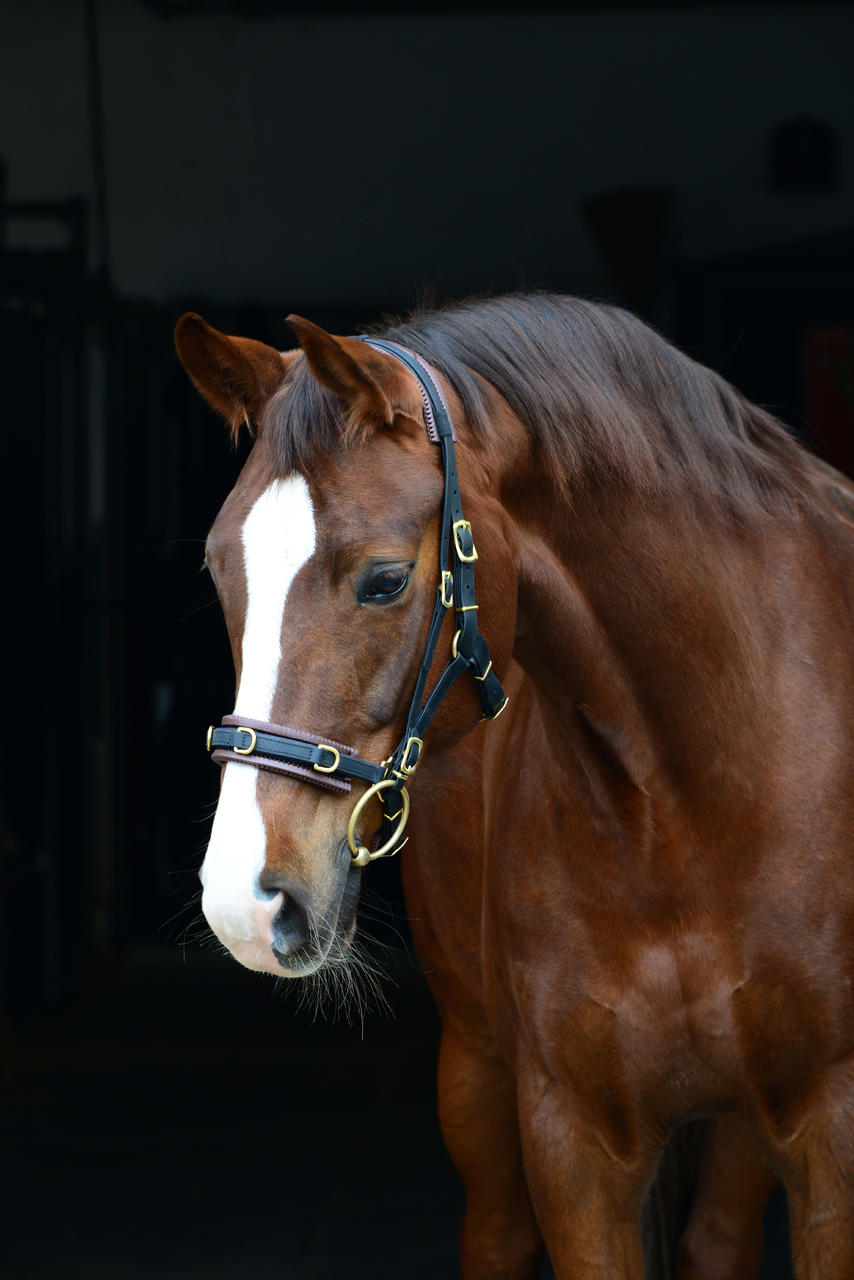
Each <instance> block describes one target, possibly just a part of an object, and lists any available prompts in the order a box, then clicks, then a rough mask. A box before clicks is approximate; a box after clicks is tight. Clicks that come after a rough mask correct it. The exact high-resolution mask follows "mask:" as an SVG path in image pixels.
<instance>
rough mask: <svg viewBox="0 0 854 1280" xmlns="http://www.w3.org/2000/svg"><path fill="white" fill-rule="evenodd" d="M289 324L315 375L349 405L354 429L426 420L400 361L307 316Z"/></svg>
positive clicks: (291, 317) (412, 381)
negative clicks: (334, 332) (336, 334)
mask: <svg viewBox="0 0 854 1280" xmlns="http://www.w3.org/2000/svg"><path fill="white" fill-rule="evenodd" d="M287 323H288V324H289V325H290V326H291V328H292V329H293V331H294V333H295V334H296V335H297V337H298V338H299V340H300V345H301V347H302V349H303V351H304V352H305V358H306V360H307V361H308V363H309V367H310V368H311V371H312V373H313V374H314V376H315V377H316V378H317V379H319V381H320V382H322V383H324V384H325V385H326V386H327V387H331V389H332V390H333V391H336V392H337V393H338V395H339V396H341V397H342V399H343V400H344V401H345V403H346V404H347V408H348V410H349V414H348V419H349V426H350V427H351V428H352V429H353V430H359V429H363V428H364V427H375V428H376V427H390V426H392V425H394V424H395V423H396V421H397V420H399V419H400V417H401V416H402V417H404V418H414V419H415V420H416V421H420V418H421V396H420V394H419V392H418V389H417V387H416V386H415V381H414V379H413V378H412V377H411V375H410V374H408V373H407V372H406V370H405V368H404V367H403V366H402V365H401V364H400V362H399V361H398V360H395V359H393V358H392V357H391V356H388V355H386V354H385V353H384V352H382V351H377V350H375V348H373V347H369V346H368V345H367V343H365V342H361V341H360V340H359V339H358V338H339V337H334V336H333V335H332V334H331V333H327V332H326V330H325V329H321V328H320V326H319V325H316V324H312V322H311V321H310V320H303V318H302V316H288V318H287Z"/></svg>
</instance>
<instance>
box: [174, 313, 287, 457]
mask: <svg viewBox="0 0 854 1280" xmlns="http://www.w3.org/2000/svg"><path fill="white" fill-rule="evenodd" d="M175 349H176V351H177V352H178V356H179V358H180V361H181V363H182V364H183V366H184V368H185V369H186V370H187V373H188V374H189V375H190V378H191V380H192V382H193V384H194V385H195V386H196V388H197V389H198V390H199V391H200V392H201V393H202V395H203V396H204V398H205V400H207V402H208V404H209V405H210V406H211V408H212V409H215V410H216V412H217V413H218V414H220V415H221V416H222V417H223V418H225V420H226V422H227V423H228V425H229V427H230V428H231V433H232V436H234V437H235V438H236V437H237V435H238V433H239V431H240V427H241V424H242V423H244V422H245V423H246V424H247V425H248V426H249V429H250V431H251V430H253V425H252V424H253V423H256V422H257V421H258V420H259V418H260V415H261V410H262V409H263V408H264V405H265V404H266V403H267V401H268V400H269V399H270V397H271V396H272V395H273V393H274V391H276V389H277V388H278V387H279V386H280V385H281V382H282V379H283V378H284V376H285V373H286V372H287V370H288V368H289V366H290V364H291V363H292V362H293V360H295V359H296V358H297V356H298V355H299V352H298V351H276V350H275V348H274V347H268V346H267V345H266V343H264V342H256V341H255V340H254V338H234V337H231V336H229V335H228V334H225V333H220V332H219V330H218V329H214V328H212V327H211V325H209V324H207V323H206V322H205V321H204V320H203V319H202V317H201V316H197V315H196V314H195V313H194V312H192V311H188V312H187V314H186V315H183V316H181V319H180V320H179V321H178V323H177V324H176V325H175Z"/></svg>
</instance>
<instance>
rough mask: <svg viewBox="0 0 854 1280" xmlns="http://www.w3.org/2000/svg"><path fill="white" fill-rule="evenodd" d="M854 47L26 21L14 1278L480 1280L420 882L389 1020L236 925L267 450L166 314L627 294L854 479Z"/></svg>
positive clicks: (513, 20) (57, 4)
mask: <svg viewBox="0 0 854 1280" xmlns="http://www.w3.org/2000/svg"><path fill="white" fill-rule="evenodd" d="M852 48H854V12H852V11H851V10H850V9H849V8H848V7H847V6H845V5H833V4H821V3H813V4H810V5H798V4H791V5H785V4H777V5H761V4H746V3H742V4H734V3H730V4H716V5H701V4H696V5H695V4H683V5H678V4H671V5H658V6H656V5H650V4H645V3H634V4H623V5H619V4H607V3H606V4H599V5H593V4H588V5H584V4H568V3H567V4H552V5H540V6H531V5H521V4H519V5H515V6H514V5H504V6H495V5H489V6H488V5H486V4H479V5H478V4H472V5H468V6H460V7H458V6H452V5H449V4H434V5H431V6H428V5H424V6H422V7H421V8H420V9H419V10H418V11H417V12H411V13H405V12H403V11H402V9H401V8H400V7H399V6H395V5H391V4H386V5H383V4H374V5H371V6H367V7H364V8H360V9H357V8H355V7H353V6H348V5H346V4H344V3H339V4H324V3H316V4H313V5H308V4H304V5H298V4H287V3H284V2H283V0H279V2H276V0H263V2H262V0H255V2H254V3H253V2H250V0H231V2H229V0H219V2H216V0H209V2H205V0H149V2H148V3H145V2H144V0H115V2H113V0H109V2H108V0H101V3H100V4H96V3H94V2H89V3H86V2H85V0H26V2H25V0H4V2H3V3H2V5H0V161H2V181H0V337H2V344H0V350H2V359H3V388H4V401H3V402H4V409H5V414H4V417H5V422H4V437H5V438H4V448H3V454H2V458H3V461H2V464H0V466H2V472H0V474H2V490H3V497H4V504H3V506H4V535H5V536H4V543H5V555H4V564H3V607H4V626H3V640H4V650H5V652H4V662H3V670H4V675H5V679H6V687H5V689H4V691H3V693H4V710H5V722H6V723H5V726H4V732H3V735H2V736H3V746H2V752H3V768H2V780H3V781H2V805H3V810H2V833H0V839H2V844H0V989H2V994H3V1013H2V1018H0V1044H2V1047H3V1057H2V1067H0V1072H2V1078H3V1097H4V1101H5V1106H4V1109H3V1112H2V1117H0V1124H2V1135H0V1160H2V1174H3V1178H4V1186H3V1196H2V1205H3V1210H4V1211H5V1214H6V1216H7V1224H6V1225H5V1226H4V1227H3V1230H2V1232H0V1278H2V1280H12V1278H15V1277H21V1278H23V1277H27V1278H29V1277H38V1278H41V1277H53V1276H60V1275H61V1276H63V1277H71V1278H72V1280H74V1278H77V1277H79V1278H80V1280H103V1278H109V1277H112V1276H116V1277H143V1276H146V1277H147V1276H157V1277H174V1278H175V1280H178V1278H181V1280H188V1278H189V1277H194V1278H195V1277H199V1280H227V1278H230V1277H244V1276H246V1277H249V1276H251V1277H258V1278H259V1280H264V1278H266V1277H267V1276H270V1277H273V1276H276V1277H279V1276H288V1277H291V1276H293V1277H297V1280H303V1277H306V1278H308V1277H311V1278H312V1280H313V1278H314V1277H318V1278H320V1277H326V1276H336V1275H338V1274H343V1273H344V1272H345V1271H346V1272H348V1273H349V1274H351V1275H361V1274H364V1275H371V1276H374V1277H386V1276H387V1277H389V1278H391V1277H392V1276H395V1277H397V1276H400V1275H406V1276H413V1277H427V1276H430V1277H433V1276H436V1277H439V1276H450V1275H453V1274H454V1262H453V1258H454V1237H455V1233H456V1230H457V1223H458V1218H459V1214H460V1212H461V1204H462V1199H461V1192H460V1190H459V1188H458V1186H457V1183H456V1179H455V1175H454V1173H453V1170H452V1169H451V1167H450V1165H449V1163H448V1161H447V1159H446V1157H445V1156H444V1153H443V1150H442V1147H441V1142H440V1139H439V1135H438V1130H437V1126H436V1123H435V1120H434V1118H433V1069H434V1057H435V1044H436V1034H437V1028H436V1020H435V1015H434V1013H433V1011H432V1008H431V1006H430V1003H429V999H428V997H427V995H426V989H425V984H424V981H423V978H422V976H421V975H420V974H419V972H418V968H417V965H416V964H415V962H414V960H413V958H412V956H411V951H410V948H409V944H408V932H407V927H406V919H405V909H404V907H403V905H402V902H401V898H400V890H399V883H398V880H397V875H396V871H395V869H394V868H393V867H392V866H382V867H378V868H373V869H372V871H371V873H370V877H369V878H370V882H371V888H370V901H369V902H368V904H367V908H366V913H365V914H366V917H369V918H368V919H366V927H367V929H368V930H369V931H372V932H373V934H374V935H375V936H376V939H377V955H378V958H379V962H380V964H381V965H382V967H383V968H384V970H385V972H386V973H387V974H388V975H389V976H388V980H387V981H386V984H385V991H386V994H387V998H388V1001H389V1004H390V1005H391V1006H392V1009H393V1013H394V1020H389V1019H388V1018H387V1017H385V1016H382V1015H381V1014H380V1013H378V1012H371V1013H369V1014H368V1015H367V1016H366V1018H365V1020H364V1025H362V1024H360V1022H359V1020H358V1019H357V1020H356V1023H355V1025H353V1026H348V1025H347V1024H346V1022H344V1023H338V1024H335V1025H331V1026H330V1025H328V1024H325V1023H323V1022H322V1021H320V1022H318V1021H315V1020H313V1018H312V1014H311V1010H308V1011H306V1010H302V1011H300V1010H299V1009H298V1008H297V1007H296V1006H297V1002H296V1001H295V1000H293V999H292V998H289V999H288V1000H287V1001H286V1000H285V998H284V996H283V993H282V992H281V991H275V990H274V989H273V984H265V982H264V981H263V980H262V979H260V978H258V977H256V976H253V975H250V974H248V973H244V972H242V971H240V970H239V969H238V967H237V966H236V965H235V964H234V963H233V962H231V961H229V960H227V959H226V958H225V957H224V956H222V955H220V954H219V952H218V951H217V950H216V949H215V948H211V947H210V946H209V945H206V934H205V929H204V927H203V922H202V921H201V918H200V915H199V910H198V903H197V882H196V877H195V873H196V870H197V868H198V866H199V864H200V862H201V857H202V853H203V849H204V845H205V841H206V838H207V833H208V830H209V822H210V817H211V814H212V809H213V804H214V801H215V798H216V786H217V779H216V775H215V771H214V770H213V769H212V768H211V766H210V764H209V763H208V761H207V759H206V757H205V754H204V751H203V750H202V743H203V737H204V729H205V726H206V725H207V724H208V722H209V721H210V720H211V719H214V718H218V717H219V716H220V715H221V714H222V713H223V712H224V711H226V710H228V709H230V707H231V703H232V697H233V684H232V674H231V668H230V660H229V656H228V652H227V647H226V644H225V635H224V628H223V626H222V623H221V620H220V617H219V614H218V609H217V607H216V604H215V602H214V601H213V599H212V590H211V588H210V584H209V582H208V580H207V579H206V578H202V577H201V576H200V575H199V573H198V569H199V564H200V562H201V558H202V542H203V539H204V535H205V532H206V530H207V527H208V526H209V524H210V522H211V520H212V518H213V516H214V514H215V513H216V510H217V508H218V506H219V504H220V502H221V501H222V499H223V498H224V496H225V495H226V493H227V492H228V489H229V488H230V486H231V484H232V482H233V478H234V476H235V475H236V469H237V466H238V463H239V458H236V457H235V456H234V455H233V454H232V453H231V452H230V451H229V448H228V446H227V443H226V439H225V433H224V431H223V430H222V429H221V427H220V426H219V425H218V423H217V422H216V421H215V419H214V418H213V416H212V414H211V413H210V412H209V411H208V410H207V409H206V408H205V406H204V405H202V403H201V402H200V401H199V400H198V398H197V397H196V396H195V393H193V392H192V390H191V389H190V388H189V385H188V384H187V382H186V379H185V377H184V374H183V372H182V370H181V369H180V367H179V366H178V364H177V361H176V359H175V357H174V355H173V352H172V347H171V329H172V326H173V324H174V321H175V319H176V318H177V317H178V315H179V314H180V313H181V312H182V311H183V310H185V309H188V308H192V309H194V310H199V311H201V312H202V313H203V314H204V315H205V316H206V317H207V318H208V319H209V320H211V321H212V322H213V323H215V324H217V325H218V326H219V327H221V328H225V329H226V330H228V331H230V332H237V333H245V334H249V335H251V336H254V337H257V338H261V339H263V340H266V341H268V342H271V343H272V344H274V345H276V346H287V345H292V338H291V335H290V333H289V331H288V330H287V328H286V327H285V325H284V323H283V319H282V317H283V316H284V315H286V314H287V313H288V312H289V311H297V312H301V313H303V314H305V315H308V316H309V317H310V318H312V319H314V320H316V321H318V322H319V323H322V324H325V325H327V326H328V327H332V328H335V329H338V330H340V331H343V332H358V330H359V328H360V327H361V326H362V325H363V324H365V323H366V322H373V321H375V320H376V319H378V318H379V317H380V316H381V315H382V314H383V313H387V312H398V311H401V310H405V309H406V308H407V307H409V306H411V305H413V304H415V303H417V302H418V301H419V300H420V299H422V298H428V299H432V300H442V299H446V298H448V299H450V298H456V297H461V296H464V295H466V294H468V293H471V292H473V291H474V292H496V291H502V290H506V289H518V288H538V287H547V288H552V289H559V290H565V291H567V292H577V293H583V294H586V295H588V296H593V297H598V298H606V299H611V300H618V301H622V302H624V303H626V304H628V305H630V306H632V307H634V308H635V309H636V310H638V311H640V312H641V313H642V314H644V315H646V316H647V317H649V318H650V319H651V320H653V321H654V322H655V323H656V324H657V325H658V326H659V327H660V328H662V329H663V331H664V332H665V333H666V334H667V335H668V336H669V337H671V338H672V339H673V340H674V341H676V342H677V343H678V344H680V345H682V346H683V347H685V348H687V349H689V350H690V351H691V352H692V353H693V354H695V355H697V356H698V357H699V358H700V359H702V360H704V361H706V362H707V363H709V364H712V365H713V366H714V367H716V368H718V369H719V370H721V371H722V372H723V373H724V374H725V375H726V376H728V377H730V378H731V379H732V380H733V381H734V382H736V384H737V385H739V386H740V387H741V388H742V389H743V390H745V391H746V392H748V394H750V395H751V396H752V397H753V398H755V399H756V400H758V401H760V402H761V403H763V404H766V405H769V406H771V407H772V408H773V409H774V410H775V411H776V412H778V413H780V414H781V416H783V418H784V419H785V420H786V422H787V423H788V424H789V425H790V427H791V428H792V429H793V430H794V431H795V432H796V433H798V434H799V435H800V436H802V437H803V438H805V439H806V440H807V441H808V442H810V443H811V444H812V445H813V446H814V447H816V448H818V449H819V450H820V451H822V452H823V453H824V454H825V456H827V457H829V458H830V459H831V460H832V461H834V462H836V464H837V465H839V466H840V467H842V468H848V469H854V252H852V250H854V230H852V228H854V94H852V86H851V76H850V57H851V50H852ZM784 1256H785V1215H784V1206H783V1204H782V1200H781V1198H780V1197H778V1199H777V1201H776V1202H775V1206H774V1207H773V1208H772V1211H771V1214H770V1217H769V1249H768V1259H767V1262H766V1277H773V1278H774V1280H782V1278H783V1277H786V1276H787V1275H788V1270H787V1266H786V1263H785V1261H783V1259H784ZM665 1273H666V1268H663V1269H662V1275H663V1274H665Z"/></svg>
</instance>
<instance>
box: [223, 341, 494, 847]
mask: <svg viewBox="0 0 854 1280" xmlns="http://www.w3.org/2000/svg"><path fill="white" fill-rule="evenodd" d="M362 341H364V342H366V343H367V344H368V346H371V347H374V348H375V349H376V350H377V351H384V352H386V354H388V355H390V356H394V357H395V358H396V359H397V360H400V361H401V363H402V364H404V365H406V367H407V369H409V370H410V372H411V373H413V374H414V375H415V378H416V380H417V382H418V386H419V388H420V390H421V398H422V401H423V405H424V423H425V426H426V428H427V436H428V439H429V440H430V441H431V443H433V444H437V445H438V446H439V447H440V449H441V451H442V464H443V466H444V469H445V490H444V499H443V504H442V526H441V532H440V536H439V584H438V586H437V588H436V603H435V605H434V606H433V617H432V619H431V622H430V630H429V632H428V635H427V645H426V648H425V650H424V657H423V658H422V660H421V666H420V667H419V670H418V677H417V679H416V681H415V689H414V692H413V694H412V701H411V703H410V706H409V714H408V715H407V717H406V728H405V730H404V732H403V737H402V738H401V740H400V742H399V743H398V745H397V748H396V749H395V751H394V752H393V753H392V754H391V755H390V756H389V758H388V759H387V760H384V761H383V762H382V764H373V763H372V762H371V761H370V760H363V759H361V757H360V756H357V755H356V754H355V752H354V751H353V749H352V748H351V747H346V746H343V745H342V744H341V743H339V742H335V743H332V742H329V741H328V740H325V739H322V738H318V737H315V736H314V735H313V734H308V733H303V732H302V731H300V730H296V729H288V728H285V727H284V726H282V725H274V724H266V723H264V722H263V721H255V720H247V719H245V718H243V719H241V718H240V717H239V716H226V717H225V718H224V719H223V721H222V724H221V725H220V727H219V728H216V729H215V728H214V727H213V726H211V728H210V729H208V737H207V749H208V751H209V752H211V753H212V759H213V760H214V762H215V763H216V764H219V765H223V764H227V763H228V762H229V761H232V760H233V761H240V762H241V763H243V764H252V765H255V766H257V767H258V768H259V769H269V770H272V771H274V772H277V773H286V774H289V775H290V776H292V777H297V778H301V779H302V780H303V781H305V782H312V783H315V784H316V785H317V786H321V787H325V788H326V789H327V790H332V791H349V790H350V782H351V779H355V780H356V781H358V782H368V783H370V786H369V787H368V789H367V791H366V792H365V793H364V795H363V796H361V798H360V799H359V800H358V801H357V802H356V806H355V808H354V809H353V812H352V814H351V815H350V822H349V824H348V826H347V844H348V845H349V848H350V853H351V854H352V859H353V863H354V865H355V866H357V867H364V866H366V865H367V864H368V863H369V862H372V861H373V860H374V859H375V858H387V857H391V856H392V854H395V853H397V852H398V850H399V849H401V848H402V847H403V845H404V844H405V843H406V841H405V840H402V839H401V837H402V836H403V832H404V829H405V827H406V823H407V820H408V818H409V795H408V794H407V791H406V783H407V782H408V780H409V778H410V777H411V776H412V774H413V773H414V772H415V770H416V768H417V767H418V763H419V761H420V759H421V755H422V752H423V750H424V735H425V734H426V732H427V729H428V728H429V726H430V723H431V721H432V719H433V717H434V715H435V714H436V711H437V709H438V707H439V704H440V703H441V702H442V700H443V698H444V697H445V696H446V694H447V693H448V691H449V690H450V688H451V686H452V685H453V684H455V682H456V681H457V680H458V679H459V677H460V676H461V675H462V674H463V673H464V672H465V671H470V672H471V673H472V675H473V676H474V679H475V681H476V682H477V683H476V688H477V692H478V695H479V697H480V703H481V706H482V708H483V717H482V718H483V719H484V720H494V719H495V718H496V716H498V715H500V713H501V712H502V711H503V710H504V708H505V707H506V705H507V697H506V695H505V693H504V690H503V688H502V687H501V683H500V681H499V680H498V677H497V676H496V674H495V672H494V671H493V669H492V661H491V659H490V656H489V649H488V647H487V644H486V641H485V640H484V638H483V636H482V635H481V634H480V632H479V631H478V627H477V603H476V601H475V592H474V566H475V562H476V560H477V551H476V549H475V545H474V538H473V536H472V529H471V525H470V524H469V522H468V520H466V519H464V517H463V509H462V502H461V499H460V483H459V477H458V474H457V458H456V453H455V451H454V430H453V427H452V425H451V418H450V414H449V413H448V408H447V405H446V404H445V399H444V396H443V395H442V392H441V390H440V389H439V387H438V385H437V384H436V382H435V381H434V379H433V377H432V373H431V371H430V369H429V368H428V366H427V365H425V363H424V361H422V360H421V359H420V358H419V357H418V356H416V355H415V354H414V353H413V352H411V351H407V350H406V348H405V347H399V346H398V345H397V344H396V343H392V342H383V341H380V340H379V339H377V338H364V339H362ZM448 566H450V567H448ZM449 609H453V610H454V612H455V613H456V621H457V630H456V633H455V635H454V638H453V641H452V643H451V658H450V661H449V662H448V663H447V665H446V667H445V669H444V671H443V672H442V674H441V675H440V677H439V679H438V680H437V682H436V685H435V687H434V689H433V691H432V693H431V694H430V695H429V697H428V698H427V699H426V700H425V701H423V702H422V699H423V698H424V689H425V686H426V683H427V676H428V673H429V671H430V668H431V666H432V664H433V658H434V655H435V653H436V645H437V644H438V640H439V632H440V631H441V629H442V622H443V621H444V618H445V614H446V613H447V611H448V610H449ZM374 796H378V797H380V798H381V802H382V809H383V825H382V827H381V828H380V832H379V837H378V840H379V845H378V847H377V848H376V849H374V850H370V849H367V848H366V847H365V846H364V845H362V844H360V843H359V842H358V839H357V835H356V826H357V824H358V821H359V818H360V816H361V814H362V811H363V810H364V808H365V806H366V805H367V804H368V802H369V801H370V800H372V799H373V798H374Z"/></svg>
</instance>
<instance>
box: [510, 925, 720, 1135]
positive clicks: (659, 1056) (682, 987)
mask: <svg viewBox="0 0 854 1280" xmlns="http://www.w3.org/2000/svg"><path fill="white" fill-rule="evenodd" d="M578 959H579V958H578V957H576V964H575V971H574V973H573V975H572V977H571V979H569V980H568V982H567V984H566V987H565V989H564V991H563V992H562V993H561V998H560V999H555V998H554V996H555V992H554V991H552V993H551V998H550V997H549V995H548V993H545V992H541V993H540V995H541V999H540V1000H539V1001H537V1000H535V999H531V1000H530V1001H529V1002H528V1003H527V1005H526V1006H522V1008H523V1009H524V1010H525V1011H524V1012H523V1013H522V1017H523V1019H524V1020H525V1022H526V1024H528V1025H527V1028H526V1030H527V1032H528V1034H529V1038H532V1039H533V1041H534V1042H535V1043H537V1044H538V1045H539V1046H540V1052H541V1055H542V1057H543V1059H544V1062H543V1065H544V1066H545V1067H546V1068H547V1070H548V1071H549V1073H550V1074H552V1075H555V1076H557V1077H561V1076H562V1077H563V1078H565V1079H566V1080H567V1082H568V1084H570V1085H571V1087H572V1088H574V1089H575V1090H576V1091H578V1092H580V1093H582V1094H589V1097H590V1102H591V1104H592V1105H595V1100H596V1099H599V1100H600V1101H601V1099H602V1098H605V1099H607V1105H608V1106H609V1107H611V1108H612V1109H613V1108H614V1107H626V1108H630V1109H634V1108H636V1107H637V1106H638V1105H642V1106H643V1108H644V1110H648V1106H649V1105H650V1104H651V1105H653V1106H654V1108H655V1109H656V1110H659V1109H660V1110H661V1113H662V1120H664V1119H669V1118H670V1116H671V1115H674V1114H677V1113H679V1114H684V1113H685V1111H686V1110H691V1109H693V1108H696V1107H699V1106H706V1105H709V1106H711V1105H718V1104H720V1103H723V1102H726V1101H729V1099H730V1097H731V1094H732V1089H733V1082H734V1080H735V1079H736V1078H737V1076H738V1074H739V1067H738V1063H739V1047H738V1035H737V1029H736V1027H735V1024H734V1018H733V1004H732V997H733V991H734V990H735V989H736V988H737V986H738V985H739V981H740V975H738V974H736V973H734V972H731V965H730V964H729V963H728V961H727V957H726V956H725V955H724V954H723V953H722V952H721V951H720V950H719V949H718V948H717V947H716V946H715V944H714V942H712V941H709V940H708V939H702V938H690V939H685V938H682V939H680V940H679V942H678V943H676V944H674V943H669V944H668V943H655V944H644V945H642V946H638V947H637V948H635V950H634V952H633V953H631V954H630V955H628V956H627V955H626V954H625V953H624V954H623V955H622V956H621V957H620V959H619V962H617V960H616V959H614V961H613V962H612V963H608V959H607V957H603V956H602V955H601V954H595V955H594V954H590V955H589V956H588V957H587V958H586V962H585V961H582V962H581V963H580V964H579V963H578Z"/></svg>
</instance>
